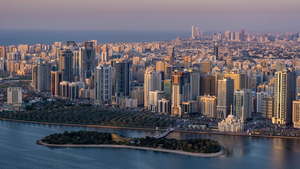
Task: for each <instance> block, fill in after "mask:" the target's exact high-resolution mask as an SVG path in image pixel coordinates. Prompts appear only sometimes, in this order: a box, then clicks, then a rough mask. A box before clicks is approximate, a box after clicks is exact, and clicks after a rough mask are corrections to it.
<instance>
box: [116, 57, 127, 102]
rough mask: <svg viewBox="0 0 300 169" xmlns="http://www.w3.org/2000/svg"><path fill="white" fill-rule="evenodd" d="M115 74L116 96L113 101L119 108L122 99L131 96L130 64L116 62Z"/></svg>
mask: <svg viewBox="0 0 300 169" xmlns="http://www.w3.org/2000/svg"><path fill="white" fill-rule="evenodd" d="M115 74H116V76H115V94H114V97H113V98H112V99H113V103H114V104H115V105H116V106H119V103H120V98H121V97H126V96H129V63H128V62H127V61H126V60H124V61H116V64H115Z"/></svg>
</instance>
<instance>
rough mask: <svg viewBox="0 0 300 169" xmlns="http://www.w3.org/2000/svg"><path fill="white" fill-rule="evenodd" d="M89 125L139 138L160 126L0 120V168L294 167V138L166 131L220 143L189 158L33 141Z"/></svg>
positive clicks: (298, 148) (299, 144) (297, 154)
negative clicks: (220, 151)
mask: <svg viewBox="0 0 300 169" xmlns="http://www.w3.org/2000/svg"><path fill="white" fill-rule="evenodd" d="M78 130H93V131H99V132H111V133H117V134H119V135H123V136H125V137H145V136H155V135H157V134H160V133H161V132H160V131H147V130H129V129H110V128H88V127H73V126H58V125H47V124H32V123H21V122H11V121H2V120H0V168H1V169H2V168H3V169H48V168H49V169H74V168H76V169H89V168H101V169H201V168H203V169H299V166H300V160H299V159H300V140H299V139H284V138H263V137H247V136H230V135H214V134H198V133H179V132H172V133H170V134H169V135H168V136H167V137H168V138H175V139H181V140H184V139H192V138H206V139H212V140H217V141H218V142H219V143H220V144H222V145H223V146H224V147H226V153H225V155H223V156H220V157H212V158H209V157H206V158H204V157H193V156H186V155H180V154H172V153H165V152H154V151H150V150H135V149H122V148H51V147H46V146H42V145H37V144H36V140H39V139H41V138H43V137H45V136H47V135H50V134H53V133H61V132H64V131H78Z"/></svg>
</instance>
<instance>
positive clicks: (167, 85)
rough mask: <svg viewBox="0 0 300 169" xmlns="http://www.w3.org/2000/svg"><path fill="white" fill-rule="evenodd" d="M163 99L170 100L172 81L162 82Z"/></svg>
mask: <svg viewBox="0 0 300 169" xmlns="http://www.w3.org/2000/svg"><path fill="white" fill-rule="evenodd" d="M164 95H165V96H164V98H165V99H167V100H170V101H171V99H172V80H171V79H166V80H164Z"/></svg>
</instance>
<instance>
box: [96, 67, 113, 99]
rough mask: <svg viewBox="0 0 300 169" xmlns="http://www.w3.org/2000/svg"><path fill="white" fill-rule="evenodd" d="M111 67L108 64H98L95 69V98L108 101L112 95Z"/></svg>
mask: <svg viewBox="0 0 300 169" xmlns="http://www.w3.org/2000/svg"><path fill="white" fill-rule="evenodd" d="M112 69H114V68H113V67H111V66H110V65H100V66H97V67H96V69H95V84H94V87H95V100H98V101H108V100H111V96H112Z"/></svg>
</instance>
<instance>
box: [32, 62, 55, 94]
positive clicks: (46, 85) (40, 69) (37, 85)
mask: <svg viewBox="0 0 300 169" xmlns="http://www.w3.org/2000/svg"><path fill="white" fill-rule="evenodd" d="M32 83H33V87H34V89H35V90H38V91H40V92H47V91H51V63H45V62H42V59H40V60H39V61H38V64H37V65H34V66H33V67H32Z"/></svg>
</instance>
